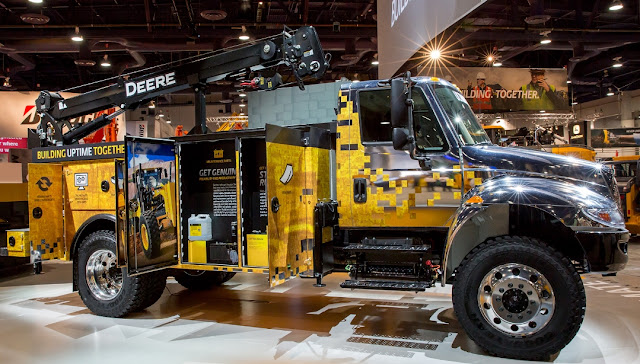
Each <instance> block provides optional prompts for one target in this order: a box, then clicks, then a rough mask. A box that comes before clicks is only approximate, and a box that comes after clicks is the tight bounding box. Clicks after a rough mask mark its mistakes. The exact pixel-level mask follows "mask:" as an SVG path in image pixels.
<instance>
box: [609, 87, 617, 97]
mask: <svg viewBox="0 0 640 364" xmlns="http://www.w3.org/2000/svg"><path fill="white" fill-rule="evenodd" d="M613 95H615V93H614V92H613V90H611V87H609V92H607V96H613Z"/></svg>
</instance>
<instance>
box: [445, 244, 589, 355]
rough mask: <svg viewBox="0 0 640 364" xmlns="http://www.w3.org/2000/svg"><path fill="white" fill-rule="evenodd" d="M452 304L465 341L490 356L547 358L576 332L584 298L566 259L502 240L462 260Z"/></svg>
mask: <svg viewBox="0 0 640 364" xmlns="http://www.w3.org/2000/svg"><path fill="white" fill-rule="evenodd" d="M453 306H454V309H455V312H456V316H457V317H458V320H459V322H460V324H461V325H462V326H463V327H464V329H465V331H466V332H467V334H468V335H469V337H470V338H471V339H472V340H473V341H475V342H476V343H477V344H478V345H479V346H481V347H482V348H484V349H485V350H486V351H488V352H489V353H490V354H492V355H496V356H502V357H507V358H513V359H525V360H547V359H548V358H549V357H550V356H551V355H552V354H555V353H556V352H558V351H560V350H561V349H562V348H564V347H565V346H566V345H567V344H568V343H569V342H570V341H571V340H572V339H573V337H574V336H575V335H576V333H577V332H578V329H579V328H580V325H581V323H582V320H583V318H584V313H585V306H586V298H585V292H584V286H583V285H582V281H581V279H580V275H579V274H578V273H577V272H576V270H575V269H574V267H573V265H571V263H570V262H569V260H568V259H567V258H566V257H564V256H563V255H562V254H560V253H559V252H557V251H556V250H554V249H553V248H551V247H550V246H548V245H546V244H544V243H542V242H540V241H538V240H535V239H531V238H527V237H519V236H507V237H499V238H495V239H492V240H488V241H487V242H485V243H483V244H481V245H479V246H478V247H476V248H475V249H473V251H471V252H470V253H469V254H468V255H467V256H466V257H465V259H464V260H463V261H462V263H461V264H460V267H459V268H458V272H457V273H456V280H455V282H454V286H453Z"/></svg>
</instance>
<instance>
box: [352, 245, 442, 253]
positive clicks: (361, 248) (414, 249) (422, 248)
mask: <svg viewBox="0 0 640 364" xmlns="http://www.w3.org/2000/svg"><path fill="white" fill-rule="evenodd" d="M344 250H347V251H352V252H367V251H369V252H370V251H392V252H403V253H424V252H428V251H429V250H431V245H428V244H424V245H412V246H401V245H367V244H351V245H347V246H346V247H344Z"/></svg>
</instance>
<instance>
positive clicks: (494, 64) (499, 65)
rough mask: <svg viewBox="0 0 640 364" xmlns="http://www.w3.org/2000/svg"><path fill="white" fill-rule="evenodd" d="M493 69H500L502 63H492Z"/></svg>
mask: <svg viewBox="0 0 640 364" xmlns="http://www.w3.org/2000/svg"><path fill="white" fill-rule="evenodd" d="M493 67H502V62H499V61H498V62H493Z"/></svg>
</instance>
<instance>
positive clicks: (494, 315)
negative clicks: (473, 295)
mask: <svg viewBox="0 0 640 364" xmlns="http://www.w3.org/2000/svg"><path fill="white" fill-rule="evenodd" d="M478 308H479V309H480V312H481V313H482V316H483V317H484V318H485V320H486V321H487V322H488V323H489V325H491V326H492V327H493V328H495V329H497V330H499V331H502V332H504V333H507V334H509V335H512V336H527V335H532V334H535V333H536V332H538V331H540V330H542V329H543V328H544V327H545V326H546V325H547V324H548V323H549V321H551V318H552V317H553V313H554V312H555V295H554V292H553V287H551V284H549V281H548V280H547V278H546V277H545V276H544V275H542V274H540V272H538V271H537V270H535V269H533V268H531V267H529V266H527V265H524V264H515V263H510V264H503V265H500V266H498V267H495V268H494V269H492V270H491V271H489V272H488V273H487V274H486V275H485V276H484V278H483V279H482V281H481V283H480V287H478Z"/></svg>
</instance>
